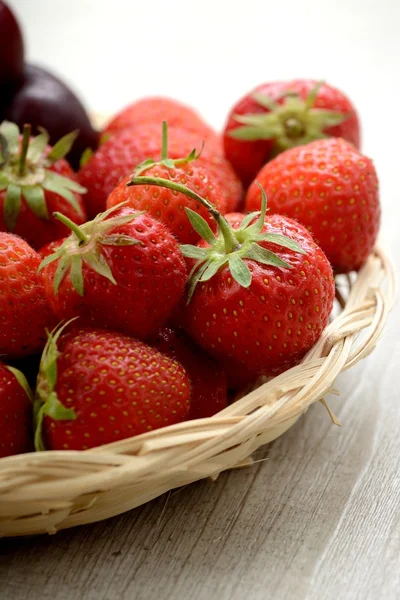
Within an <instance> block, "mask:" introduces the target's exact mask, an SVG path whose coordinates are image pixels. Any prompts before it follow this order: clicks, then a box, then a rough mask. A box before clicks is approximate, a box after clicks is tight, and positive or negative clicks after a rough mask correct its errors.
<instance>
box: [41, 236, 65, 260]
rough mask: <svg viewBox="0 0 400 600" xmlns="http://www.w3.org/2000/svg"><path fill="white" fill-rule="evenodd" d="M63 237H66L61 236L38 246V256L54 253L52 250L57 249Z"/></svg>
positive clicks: (63, 239) (44, 256)
mask: <svg viewBox="0 0 400 600" xmlns="http://www.w3.org/2000/svg"><path fill="white" fill-rule="evenodd" d="M65 239H66V238H61V239H59V240H54V241H53V242H50V243H49V244H45V245H44V246H42V247H41V248H39V250H38V253H39V254H40V256H41V257H42V258H46V257H47V256H50V255H51V254H54V252H55V251H56V250H58V249H59V247H60V246H61V244H62V243H63V242H65Z"/></svg>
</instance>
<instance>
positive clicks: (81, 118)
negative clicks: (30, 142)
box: [0, 64, 99, 169]
mask: <svg viewBox="0 0 400 600" xmlns="http://www.w3.org/2000/svg"><path fill="white" fill-rule="evenodd" d="M0 112H2V114H0V121H1V120H2V119H3V120H4V119H7V120H8V121H12V122H14V123H17V125H19V127H21V128H22V127H23V125H24V123H30V124H31V125H32V129H33V133H36V132H37V128H38V127H44V129H46V130H47V132H48V133H49V135H50V144H53V143H55V142H56V141H57V140H59V139H60V138H61V137H63V136H64V135H65V134H67V133H69V132H70V131H73V130H74V129H79V136H78V138H77V139H76V141H75V143H74V145H73V147H72V150H71V151H70V152H69V154H68V155H67V156H66V158H67V160H68V161H69V162H70V163H71V165H72V167H73V168H74V169H78V167H79V160H80V157H81V155H82V152H83V151H84V150H85V149H86V148H92V149H93V150H95V149H96V147H97V144H98V138H99V134H98V132H97V131H95V129H93V127H92V125H91V123H90V120H89V117H88V115H87V113H86V111H85V109H84V107H83V105H82V103H81V102H80V100H79V99H78V98H77V97H76V95H75V94H74V93H73V92H72V91H71V90H70V89H69V88H68V87H67V85H66V84H65V83H63V82H62V81H60V79H58V77H56V76H55V75H53V74H52V73H50V72H49V71H46V70H45V69H43V68H42V67H37V66H34V65H27V64H26V65H25V67H24V80H23V82H22V84H21V85H20V87H19V88H18V89H17V91H16V92H14V94H13V95H12V98H11V100H10V101H9V104H8V105H7V106H6V107H5V108H4V109H3V111H0Z"/></svg>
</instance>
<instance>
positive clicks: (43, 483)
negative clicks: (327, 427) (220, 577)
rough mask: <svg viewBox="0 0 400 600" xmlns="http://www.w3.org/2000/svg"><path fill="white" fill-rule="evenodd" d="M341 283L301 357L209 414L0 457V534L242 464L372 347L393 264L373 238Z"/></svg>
mask: <svg viewBox="0 0 400 600" xmlns="http://www.w3.org/2000/svg"><path fill="white" fill-rule="evenodd" d="M346 281H347V285H346V286H345V287H347V290H345V291H342V296H344V297H345V298H346V300H345V306H344V309H343V310H342V311H341V312H339V311H338V314H337V315H336V316H335V317H334V318H332V320H331V322H330V324H329V325H328V327H327V328H326V329H325V331H324V333H323V335H322V337H321V338H320V340H319V341H318V343H317V344H316V345H315V346H314V348H313V349H312V350H311V351H310V352H309V353H308V354H307V356H306V357H305V358H304V359H303V361H302V362H301V364H299V365H297V366H296V367H293V368H292V369H290V370H288V371H286V372H285V373H282V374H281V375H279V376H278V377H275V378H273V379H271V380H269V381H267V382H265V383H262V382H258V384H257V385H256V386H255V389H253V390H252V391H250V393H248V394H246V395H245V396H243V397H241V398H240V399H238V400H236V401H235V402H234V403H232V404H231V405H230V406H228V407H227V408H226V409H224V410H223V411H221V412H220V413H218V414H217V415H215V416H213V417H211V418H208V419H198V420H196V421H189V422H186V423H180V424H178V425H173V426H170V427H165V428H163V429H160V430H157V431H154V432H149V433H146V434H143V435H140V436H137V437H135V438H131V439H126V440H122V441H120V442H115V443H113V444H108V445H106V446H102V447H100V448H94V449H91V450H87V451H83V452H78V451H51V452H40V453H32V454H24V455H19V456H13V457H9V458H3V459H1V460H0V536H13V535H14V536H17V535H30V534H35V533H44V532H48V533H54V532H56V531H57V530H59V529H64V528H67V527H73V526H75V525H82V524H84V523H91V522H94V521H99V520H101V519H105V518H107V517H111V516H114V515H117V514H120V513H122V512H125V511H127V510H130V509H132V508H134V507H136V506H139V505H141V504H144V503H145V502H148V501H149V500H151V499H153V498H155V497H157V496H159V495H161V494H163V493H164V492H166V491H168V490H170V489H173V488H176V487H179V486H182V485H186V484H189V483H191V482H194V481H196V480H199V479H202V478H206V477H213V478H214V477H216V476H217V475H218V474H219V473H220V472H221V471H224V470H225V469H229V468H232V467H234V466H238V465H241V464H246V463H249V464H250V463H251V454H252V453H253V452H254V451H255V450H256V449H257V448H259V447H260V446H262V445H264V444H266V443H268V442H270V441H272V440H273V439H275V438H277V437H278V436H280V435H282V433H284V432H285V431H286V430H287V429H289V427H291V426H292V425H293V424H294V423H295V422H296V420H297V419H298V418H299V417H300V416H301V415H302V414H303V413H304V412H305V411H306V410H307V408H308V407H309V406H310V405H311V404H312V403H314V402H317V401H319V400H322V401H323V398H324V396H325V395H326V394H327V393H328V392H329V391H330V390H331V389H332V386H333V384H334V381H335V379H336V377H337V376H338V375H339V373H341V372H342V371H345V370H346V369H349V368H350V367H352V366H353V365H354V364H356V363H357V362H358V361H359V360H361V359H363V358H365V357H366V356H367V355H368V354H370V353H371V352H372V350H373V349H374V347H375V345H376V343H377V340H378V338H379V337H380V335H381V333H382V330H383V328H384V326H385V323H386V320H387V316H388V313H389V311H390V309H391V307H392V305H393V302H394V297H395V276H394V271H393V266H392V264H391V261H390V259H389V257H388V256H387V254H386V252H385V251H384V250H383V248H382V247H380V246H377V247H376V249H375V251H374V252H373V253H372V254H371V256H370V257H369V259H368V261H367V263H366V264H365V266H364V267H363V269H362V270H361V271H360V272H359V273H358V275H357V277H354V279H352V278H347V280H346ZM339 286H340V287H339ZM338 288H339V289H340V290H342V287H341V284H340V283H338ZM331 417H332V419H333V420H335V417H334V416H333V415H332V414H331Z"/></svg>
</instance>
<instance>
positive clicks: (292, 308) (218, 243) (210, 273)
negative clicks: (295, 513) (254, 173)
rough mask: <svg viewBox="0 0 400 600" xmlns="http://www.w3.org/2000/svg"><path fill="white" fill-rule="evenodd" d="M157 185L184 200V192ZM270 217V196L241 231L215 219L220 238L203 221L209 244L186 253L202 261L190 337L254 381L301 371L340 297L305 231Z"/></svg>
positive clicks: (189, 312) (195, 275)
mask: <svg viewBox="0 0 400 600" xmlns="http://www.w3.org/2000/svg"><path fill="white" fill-rule="evenodd" d="M154 181H157V182H158V183H157V185H164V186H165V187H169V188H171V189H175V190H176V191H180V192H183V193H184V190H185V188H184V186H180V185H178V184H175V183H172V182H170V181H164V182H162V181H161V180H154ZM204 203H205V204H207V202H206V201H204ZM210 208H211V207H210ZM265 213H266V197H265V194H264V193H263V202H262V207H261V213H256V214H254V213H250V214H248V215H247V216H246V217H245V218H244V219H243V222H242V225H241V227H240V228H239V229H233V228H232V227H231V226H230V225H229V223H228V221H226V219H225V218H224V217H222V216H221V215H219V214H218V213H217V212H216V211H213V214H214V216H215V218H216V220H217V222H218V228H219V235H218V236H217V237H214V234H213V233H212V231H211V230H210V229H209V227H208V225H207V223H206V222H205V221H202V222H201V217H200V215H197V223H195V226H196V227H197V228H198V230H199V232H200V230H201V231H202V234H203V238H205V241H203V242H200V243H199V244H198V245H197V246H186V247H183V253H184V255H185V256H186V257H188V258H192V259H195V260H196V261H197V262H196V263H195V266H194V268H193V270H192V275H191V278H190V280H189V285H188V304H187V307H186V314H185V315H184V319H183V322H184V324H185V328H186V330H187V331H188V333H189V334H190V335H191V336H192V337H193V339H194V340H195V341H196V342H197V343H198V344H199V345H200V346H202V347H203V348H204V349H205V350H207V351H208V352H210V354H212V355H213V356H214V357H215V358H217V359H219V360H220V361H221V362H224V361H228V362H229V363H232V362H233V363H234V364H235V365H236V367H237V369H240V368H241V370H242V372H243V375H244V376H252V377H256V376H257V375H268V374H272V373H277V372H280V371H283V370H285V369H287V368H289V367H291V366H293V365H295V364H296V363H298V362H299V360H300V359H301V358H302V357H303V356H304V355H305V353H306V352H307V351H308V350H310V348H312V346H313V345H314V344H315V342H316V341H317V340H318V338H319V337H320V335H321V333H322V331H323V329H324V328H325V326H326V324H327V322H328V319H329V315H330V312H331V309H332V305H333V299H334V295H335V284H334V279H333V274H332V269H331V267H330V264H329V262H328V260H327V258H326V257H325V255H324V253H323V252H322V250H321V249H320V248H319V247H318V246H317V245H316V244H315V243H314V241H313V239H312V237H311V235H310V234H309V233H308V232H307V230H306V229H305V228H304V227H303V226H302V225H300V224H298V223H296V222H295V221H292V220H291V219H287V218H286V217H282V216H280V215H274V216H272V217H269V218H268V219H267V220H265ZM255 216H257V220H256V222H254V218H255ZM244 378H245V377H244Z"/></svg>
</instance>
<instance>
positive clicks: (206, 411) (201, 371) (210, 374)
mask: <svg viewBox="0 0 400 600" xmlns="http://www.w3.org/2000/svg"><path fill="white" fill-rule="evenodd" d="M152 344H153V346H155V347H156V348H157V350H159V351H160V352H162V353H163V354H166V355H167V356H170V357H171V358H173V359H175V360H177V361H178V362H180V363H181V365H183V367H184V368H185V370H186V372H187V374H188V376H189V378H190V382H191V384H192V394H191V397H190V411H189V416H188V418H189V419H202V418H205V417H212V416H213V415H215V413H217V412H219V411H220V410H222V409H223V408H225V407H226V405H227V390H226V374H225V371H224V369H223V368H222V367H221V365H220V364H218V363H217V362H216V361H215V360H214V359H213V358H211V357H210V356H209V355H208V354H206V353H205V352H204V350H202V349H201V348H200V347H199V346H197V344H195V343H194V342H193V341H192V340H191V339H190V338H189V337H188V336H187V335H186V334H185V333H184V332H183V331H182V330H173V329H171V328H170V327H164V328H163V329H161V330H160V331H159V332H158V334H157V336H156V338H155V339H154V340H153V343H152Z"/></svg>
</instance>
